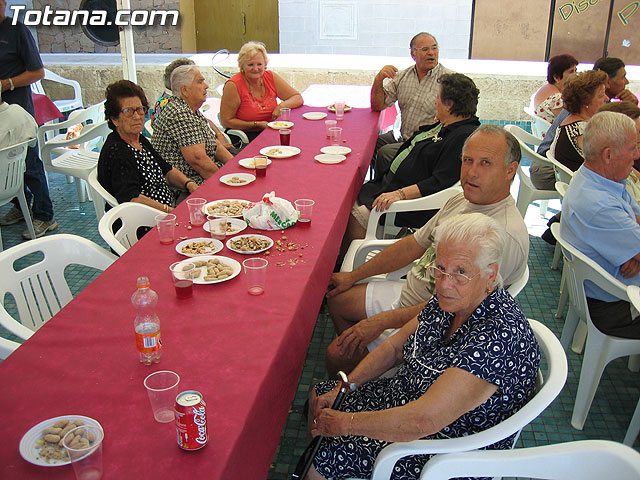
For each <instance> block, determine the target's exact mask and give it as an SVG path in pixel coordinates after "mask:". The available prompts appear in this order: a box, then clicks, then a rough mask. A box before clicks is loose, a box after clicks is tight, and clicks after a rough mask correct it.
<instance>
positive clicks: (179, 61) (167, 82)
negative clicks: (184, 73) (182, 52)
mask: <svg viewBox="0 0 640 480" xmlns="http://www.w3.org/2000/svg"><path fill="white" fill-rule="evenodd" d="M195 64H196V62H194V61H193V60H191V59H190V58H187V57H180V58H176V59H175V60H174V61H173V62H171V63H170V64H169V65H167V66H166V67H165V69H164V86H165V88H166V89H167V90H171V74H172V73H173V71H174V70H175V69H176V68H178V67H181V66H183V65H195Z"/></svg>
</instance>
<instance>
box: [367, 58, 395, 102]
mask: <svg viewBox="0 0 640 480" xmlns="http://www.w3.org/2000/svg"><path fill="white" fill-rule="evenodd" d="M396 73H398V69H397V68H396V67H394V66H393V65H385V66H384V67H382V70H380V71H379V72H378V74H377V75H376V76H375V77H374V79H373V85H372V87H371V110H373V111H374V112H381V111H382V110H384V109H385V108H387V105H386V103H385V102H384V88H383V86H382V84H383V82H384V79H385V78H393V77H395V76H396Z"/></svg>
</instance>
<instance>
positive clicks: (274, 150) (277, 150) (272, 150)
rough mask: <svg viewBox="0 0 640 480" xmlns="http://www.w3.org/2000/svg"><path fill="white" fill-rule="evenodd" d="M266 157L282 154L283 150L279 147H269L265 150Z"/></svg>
mask: <svg viewBox="0 0 640 480" xmlns="http://www.w3.org/2000/svg"><path fill="white" fill-rule="evenodd" d="M266 154H267V156H268V157H274V156H276V155H284V150H282V149H281V148H270V149H269V150H267V151H266Z"/></svg>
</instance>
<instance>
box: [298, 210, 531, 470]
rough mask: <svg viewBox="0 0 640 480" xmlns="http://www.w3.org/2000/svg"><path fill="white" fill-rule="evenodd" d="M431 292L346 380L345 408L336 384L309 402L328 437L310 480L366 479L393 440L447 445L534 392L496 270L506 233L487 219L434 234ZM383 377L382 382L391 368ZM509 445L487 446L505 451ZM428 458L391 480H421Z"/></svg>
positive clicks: (521, 321)
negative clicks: (338, 407)
mask: <svg viewBox="0 0 640 480" xmlns="http://www.w3.org/2000/svg"><path fill="white" fill-rule="evenodd" d="M434 237H435V238H434V245H435V252H436V256H435V261H434V262H433V263H432V264H431V265H430V266H429V268H430V269H431V270H432V272H433V277H434V278H435V292H436V293H435V295H434V296H433V298H432V299H431V300H430V301H429V302H428V303H427V305H426V306H425V308H424V309H423V310H422V312H421V313H420V314H419V315H418V316H417V317H416V318H414V319H413V320H411V321H410V322H409V323H407V324H406V325H405V326H404V327H403V328H402V329H401V330H400V331H399V332H398V333H396V334H395V335H394V336H392V337H390V338H389V339H387V340H386V341H385V342H384V343H383V344H382V345H380V347H378V348H376V349H375V350H374V351H372V352H371V353H370V354H369V355H367V356H366V357H365V358H364V360H362V362H361V363H360V364H359V365H358V366H357V367H356V368H355V369H354V370H353V371H352V372H351V373H350V374H349V380H350V381H351V382H353V383H355V384H356V385H357V387H358V388H357V389H356V391H355V392H353V393H350V394H349V395H348V396H347V397H346V398H345V400H344V403H343V406H342V410H343V411H335V410H332V409H331V408H330V406H331V405H332V403H333V400H334V398H335V396H336V394H337V388H335V385H336V384H335V382H329V381H328V382H321V383H319V384H317V385H316V387H315V392H313V393H312V395H311V402H310V404H311V408H310V412H309V413H310V422H309V425H310V427H311V434H312V435H314V436H316V435H322V436H323V437H325V439H324V442H323V443H322V446H321V447H320V451H319V452H318V454H317V455H316V457H315V459H314V466H313V467H312V469H311V471H310V473H309V476H308V477H307V478H308V479H312V480H313V479H321V478H331V479H345V478H370V477H371V474H372V470H373V465H374V462H375V460H376V457H377V455H378V453H379V452H380V450H381V449H382V448H384V447H385V446H387V445H388V444H389V443H391V442H404V441H411V440H416V439H420V438H452V437H460V436H464V435H469V434H472V433H475V432H479V431H482V430H485V429H487V428H490V427H492V426H494V425H496V424H498V423H500V422H501V421H503V420H504V419H506V418H507V417H509V416H510V415H512V414H513V413H514V412H516V411H517V410H518V409H520V408H521V407H522V406H523V405H524V404H525V403H526V402H527V401H528V400H529V399H530V398H531V397H532V396H533V394H534V387H535V382H536V376H537V372H538V368H539V362H540V351H539V348H538V344H537V342H536V339H535V336H534V334H533V332H532V330H531V328H530V326H529V323H528V321H527V319H526V317H525V315H524V313H523V312H522V310H521V309H520V307H519V305H518V303H517V302H516V301H515V300H514V299H513V298H511V296H510V295H509V294H508V293H507V292H506V291H505V290H504V289H503V288H502V286H501V283H502V282H501V279H500V276H499V273H498V269H499V265H500V261H501V257H502V252H503V249H504V244H505V241H506V233H505V231H504V229H503V228H502V227H501V226H500V225H499V224H498V223H497V222H496V221H495V220H493V219H492V218H490V217H487V216H486V215H483V214H480V213H470V214H463V215H458V216H455V217H452V218H450V219H448V220H447V221H445V222H443V223H442V224H441V225H440V226H439V227H438V228H437V229H436V231H435V232H434ZM395 366H399V369H398V371H397V372H396V373H395V374H394V375H393V376H392V377H387V378H378V377H379V375H381V374H382V373H384V372H386V371H387V370H389V369H390V368H392V367H395ZM510 440H511V439H505V440H502V441H500V442H498V443H496V444H494V445H492V446H491V447H490V448H509V444H510ZM427 460H428V456H426V455H420V456H409V457H405V458H403V459H402V460H400V461H399V462H398V463H397V464H396V466H395V468H394V473H393V475H392V477H391V478H392V479H414V478H418V476H419V475H420V471H421V469H422V467H423V466H424V464H425V462H426V461H427Z"/></svg>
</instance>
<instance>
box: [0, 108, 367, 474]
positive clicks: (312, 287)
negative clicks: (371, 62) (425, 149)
mask: <svg viewBox="0 0 640 480" xmlns="http://www.w3.org/2000/svg"><path fill="white" fill-rule="evenodd" d="M347 101H348V99H347ZM310 110H319V109H318V108H311V107H302V108H299V109H296V110H294V111H293V112H292V120H293V121H294V122H295V126H294V127H293V132H292V145H295V146H298V147H300V148H301V149H302V153H301V154H300V155H298V156H296V157H293V158H290V159H282V160H276V159H274V160H273V163H272V164H271V165H270V166H269V169H268V173H267V176H266V177H265V178H260V179H257V180H256V181H255V182H253V183H251V184H249V185H246V186H242V187H230V186H226V185H223V184H222V183H220V182H219V180H218V178H219V177H220V175H222V174H226V173H233V172H246V171H247V170H246V169H243V168H242V167H240V166H238V163H237V162H238V160H237V159H234V160H233V161H231V162H230V163H229V164H228V165H226V166H225V168H224V169H222V171H221V172H219V173H218V174H216V175H215V176H214V177H212V178H211V179H209V180H208V181H207V182H206V183H205V184H204V185H203V186H201V187H200V189H198V191H197V193H196V194H195V195H194V196H200V197H204V198H206V199H207V200H208V201H211V200H215V199H223V198H240V199H248V200H259V199H260V198H261V196H262V195H263V194H264V193H266V192H270V191H272V190H275V192H276V194H277V195H278V196H280V197H283V198H286V199H289V200H291V201H293V200H295V199H297V198H312V199H314V200H315V201H316V204H315V207H314V213H313V221H312V222H311V225H310V226H308V227H300V226H294V227H292V228H290V229H288V230H286V231H285V234H284V235H286V237H287V241H288V242H294V243H296V244H298V245H305V246H306V248H304V249H303V250H298V251H292V252H288V251H287V253H286V254H281V255H278V252H276V251H275V249H272V250H271V255H270V256H269V257H267V258H268V259H269V262H270V263H269V267H268V271H267V286H266V290H265V293H264V295H262V296H259V297H253V296H250V295H248V294H247V292H246V287H245V283H244V278H243V276H242V274H241V275H240V276H238V277H236V278H235V279H233V280H231V281H228V282H224V283H220V284H217V285H196V286H194V294H193V297H192V298H191V299H187V300H177V299H176V296H175V293H174V291H173V287H172V284H171V280H170V276H169V272H168V266H169V264H171V263H172V262H174V261H177V260H180V259H183V258H184V257H182V256H180V255H178V254H177V253H176V251H175V244H173V245H169V246H164V245H161V244H160V243H159V242H158V238H157V234H156V232H154V231H151V232H150V233H149V234H148V235H147V236H146V237H144V238H143V239H142V240H141V241H139V242H138V243H137V244H136V245H135V246H134V247H133V248H131V249H130V250H129V251H128V252H127V253H126V254H125V255H123V257H122V258H121V259H119V260H118V261H116V262H115V263H114V264H113V265H112V266H111V267H110V268H109V269H108V270H107V271H106V272H105V273H104V274H102V275H101V276H100V277H99V278H98V279H97V280H96V281H94V282H93V283H92V284H91V285H89V286H88V287H87V288H85V289H84V290H83V291H82V292H81V293H80V295H78V297H77V298H76V299H75V300H73V301H72V302H71V303H69V304H68V305H67V306H66V307H65V308H64V309H63V310H62V311H61V312H60V313H59V314H58V315H56V316H55V317H54V318H53V319H52V320H51V321H50V322H48V323H47V324H46V325H44V326H43V327H42V328H41V329H40V330H39V331H38V332H37V333H36V334H35V335H34V336H33V337H32V338H31V339H30V340H29V341H28V342H26V343H25V344H24V345H23V346H22V347H21V348H19V349H18V350H17V351H16V352H15V353H14V354H13V355H11V356H10V357H9V358H8V359H7V360H5V361H4V362H3V363H2V364H0V382H1V384H2V395H1V396H0V411H2V412H3V414H2V418H3V429H2V430H3V439H2V443H1V445H0V478H3V479H10V478H16V479H24V478H44V477H45V475H46V476H47V478H51V479H58V478H72V473H71V467H70V466H63V467H58V468H42V467H36V466H34V465H31V464H29V463H27V462H25V461H24V460H23V459H22V458H21V457H20V455H19V452H18V444H19V442H20V438H21V437H22V435H23V434H24V433H25V432H26V431H27V430H28V429H29V428H30V427H31V426H33V425H35V424H36V423H38V422H40V421H42V420H45V419H47V418H51V417H55V416H59V415H73V414H77V415H87V416H90V417H92V418H95V419H97V420H98V421H100V422H101V424H102V425H103V427H104V430H105V441H104V455H103V458H104V471H105V474H104V478H107V479H124V478H150V477H152V476H153V477H156V478H181V477H184V478H208V479H230V480H240V479H242V480H244V479H260V478H266V475H267V472H268V468H269V464H270V462H271V460H272V459H273V455H274V453H275V449H276V446H277V443H278V438H279V436H280V433H281V430H282V426H283V424H284V421H285V419H286V416H287V412H288V408H289V405H290V403H291V400H292V398H293V395H294V393H295V390H296V387H297V382H298V377H299V375H300V372H301V369H302V363H303V361H304V356H305V352H306V349H307V346H308V343H309V339H310V337H311V334H312V331H313V327H314V324H315V320H316V317H317V315H318V311H319V308H320V304H321V302H322V298H323V295H324V292H325V290H326V285H327V282H328V280H329V277H330V275H331V272H332V270H333V266H334V262H335V259H336V256H337V253H338V248H339V244H340V240H341V237H342V233H343V231H344V229H345V227H346V222H347V218H348V214H349V211H350V209H351V206H352V204H353V201H354V198H355V196H356V195H357V192H358V190H359V188H360V185H361V184H362V180H363V178H364V175H365V173H366V171H367V168H368V165H369V160H370V158H371V155H372V151H373V147H374V144H375V138H376V134H377V128H378V127H377V121H378V116H379V115H378V114H377V113H372V112H371V111H370V110H369V109H354V110H352V111H351V112H349V113H347V114H346V115H345V119H344V121H342V122H341V123H342V126H343V128H344V133H343V139H345V140H346V141H345V142H344V145H346V146H349V147H351V148H352V149H353V152H352V153H351V154H350V155H349V156H348V158H347V160H346V161H345V162H343V163H341V164H338V165H324V164H320V163H318V162H316V161H315V160H314V158H313V157H314V156H315V155H316V154H318V153H320V152H319V149H320V148H321V147H322V146H324V145H326V144H327V142H326V137H325V132H324V122H323V121H309V120H304V119H302V117H301V114H302V113H303V112H305V111H310ZM332 116H333V114H329V118H331V117H332ZM278 138H279V137H278V132H277V131H273V130H267V131H265V132H263V133H262V134H261V135H260V136H259V137H258V139H257V140H255V141H254V142H253V143H252V144H250V145H249V146H248V147H247V148H245V150H244V151H243V152H242V153H241V154H240V155H239V158H245V157H251V156H252V155H254V154H256V153H257V152H258V150H259V148H260V147H264V146H267V145H277V144H278ZM175 213H176V214H177V216H178V221H179V223H180V226H179V227H178V228H177V235H178V236H183V235H186V236H189V237H197V236H203V235H206V232H204V231H203V230H202V229H201V228H199V227H198V228H195V227H194V228H193V229H192V230H188V229H187V228H186V226H187V221H188V213H187V206H186V204H185V203H183V204H181V205H180V206H178V207H177V208H176V210H175ZM247 231H251V229H247V230H246V231H245V232H247ZM262 233H265V234H266V235H269V236H270V237H271V238H273V239H274V240H278V239H280V238H281V236H282V234H281V233H280V231H276V232H262ZM299 253H302V256H299ZM220 254H221V255H227V256H229V257H233V258H236V259H237V260H239V261H241V260H243V259H244V258H246V257H245V256H242V255H238V254H235V253H233V252H231V251H229V250H228V249H224V250H223V251H222V252H220ZM289 259H293V260H297V261H298V263H296V264H295V265H291V264H290V263H289ZM278 263H284V264H285V265H284V266H278V265H277V264H278ZM143 274H144V275H148V276H149V277H150V279H151V285H152V288H153V289H154V290H156V291H157V292H158V294H159V296H160V301H159V308H158V313H159V316H160V318H161V321H162V337H163V342H164V349H163V356H162V360H161V362H160V364H159V365H155V366H153V367H151V368H150V367H145V366H143V365H141V364H140V363H139V362H138V359H137V352H136V350H135V346H134V336H133V319H134V310H133V307H132V306H131V303H130V297H131V294H132V293H133V292H134V290H135V283H136V278H137V277H138V276H139V275H143ZM164 369H167V370H174V371H176V372H178V373H179V374H180V376H181V378H182V379H181V382H180V389H181V390H188V389H195V390H199V391H201V392H202V393H203V395H204V398H205V400H206V402H207V414H208V426H209V434H210V441H209V444H208V445H207V446H206V447H205V448H204V449H202V450H200V451H197V452H183V451H181V450H180V449H179V448H178V447H177V445H176V440H175V427H174V426H173V424H159V423H156V422H155V421H154V420H153V417H152V413H151V409H150V406H149V402H148V399H147V394H146V392H145V389H144V387H143V385H142V381H143V379H144V377H145V376H146V375H148V374H149V373H150V372H152V371H156V370H164Z"/></svg>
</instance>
